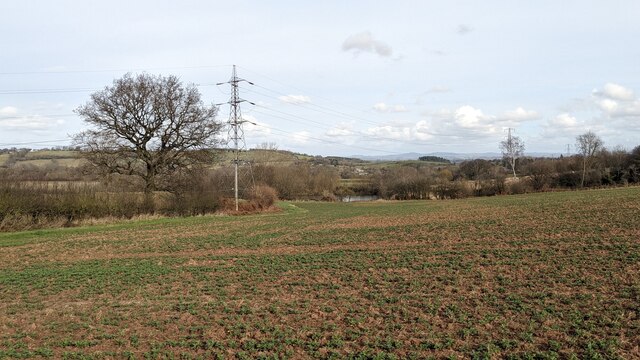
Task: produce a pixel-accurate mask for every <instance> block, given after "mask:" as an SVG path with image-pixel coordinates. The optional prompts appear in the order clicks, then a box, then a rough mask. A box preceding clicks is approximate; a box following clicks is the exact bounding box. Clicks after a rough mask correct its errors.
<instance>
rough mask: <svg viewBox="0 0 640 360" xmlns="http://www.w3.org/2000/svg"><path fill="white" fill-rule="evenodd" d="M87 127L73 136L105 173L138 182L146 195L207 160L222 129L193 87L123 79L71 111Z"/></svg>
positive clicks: (169, 80) (170, 80)
mask: <svg viewBox="0 0 640 360" xmlns="http://www.w3.org/2000/svg"><path fill="white" fill-rule="evenodd" d="M76 113H77V114H78V115H80V116H81V117H82V118H83V120H84V121H85V122H86V123H87V124H89V125H91V128H90V129H89V130H86V131H83V132H81V133H79V134H76V135H75V142H76V144H78V145H81V146H82V148H83V149H84V150H85V154H86V156H87V158H88V160H89V161H91V163H93V164H94V165H95V166H97V167H98V168H99V169H101V170H102V171H103V172H105V173H109V174H114V173H115V174H123V175H133V176H137V177H139V178H141V179H142V180H143V181H144V184H145V192H152V191H155V190H160V189H162V190H166V189H167V188H168V187H169V182H168V180H169V177H170V176H172V175H175V174H177V173H179V172H181V171H183V170H185V169H188V168H190V167H192V166H194V165H198V164H202V163H204V162H206V161H209V160H210V159H211V153H210V151H208V149H210V148H212V147H214V146H215V145H216V143H217V138H216V136H217V135H218V133H219V132H220V129H221V124H220V123H219V122H217V121H216V120H215V116H216V113H217V108H216V107H215V106H214V105H211V106H207V105H205V104H204V103H203V102H202V100H201V98H200V92H199V91H198V89H197V88H196V87H195V85H187V86H183V85H182V83H181V82H180V80H179V79H178V78H177V77H176V76H167V77H162V76H159V75H158V76H154V75H148V74H140V75H137V76H132V75H131V74H127V75H125V76H124V77H122V78H121V79H116V80H114V82H113V85H112V86H107V87H105V89H104V90H101V91H98V92H95V93H93V94H92V95H91V100H90V101H89V102H87V103H86V104H85V105H83V106H80V107H79V108H78V109H76Z"/></svg>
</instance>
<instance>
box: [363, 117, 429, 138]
mask: <svg viewBox="0 0 640 360" xmlns="http://www.w3.org/2000/svg"><path fill="white" fill-rule="evenodd" d="M365 135H366V136H368V137H371V138H373V140H378V141H384V140H394V141H396V140H401V141H414V140H418V141H422V140H428V139H431V138H433V135H432V134H431V132H430V125H429V124H428V123H427V122H426V121H424V120H420V121H418V122H407V121H405V122H393V123H391V124H388V125H382V126H375V127H371V128H369V129H367V130H366V131H365Z"/></svg>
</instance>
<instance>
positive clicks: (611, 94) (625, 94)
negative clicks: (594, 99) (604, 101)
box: [594, 83, 635, 101]
mask: <svg viewBox="0 0 640 360" xmlns="http://www.w3.org/2000/svg"><path fill="white" fill-rule="evenodd" d="M594 94H596V95H599V96H604V97H607V98H610V99H615V100H622V101H629V100H633V99H634V96H635V95H634V93H633V90H631V89H627V88H625V87H624V86H622V85H618V84H614V83H607V84H605V85H604V88H603V89H602V91H598V90H595V91H594Z"/></svg>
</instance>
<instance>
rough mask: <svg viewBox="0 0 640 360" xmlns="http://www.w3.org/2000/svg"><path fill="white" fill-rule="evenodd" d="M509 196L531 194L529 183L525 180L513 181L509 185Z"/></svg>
mask: <svg viewBox="0 0 640 360" xmlns="http://www.w3.org/2000/svg"><path fill="white" fill-rule="evenodd" d="M508 187H509V194H512V195H516V194H526V193H528V192H531V186H530V183H529V181H527V180H525V179H517V180H516V179H514V180H513V181H512V182H510V183H509V186H508Z"/></svg>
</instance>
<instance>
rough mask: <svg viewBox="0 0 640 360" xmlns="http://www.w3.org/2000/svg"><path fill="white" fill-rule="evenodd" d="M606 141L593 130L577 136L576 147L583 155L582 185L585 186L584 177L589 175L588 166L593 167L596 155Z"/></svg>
mask: <svg viewBox="0 0 640 360" xmlns="http://www.w3.org/2000/svg"><path fill="white" fill-rule="evenodd" d="M603 146H604V142H603V141H602V139H600V137H598V135H596V134H595V133H594V132H593V131H587V132H586V133H584V134H582V135H578V136H577V137H576V149H577V150H578V153H579V154H580V155H581V156H582V181H581V182H580V187H584V179H585V177H586V175H587V168H591V165H592V164H593V159H594V155H595V154H596V153H597V152H598V151H599V150H600V149H602V147H603Z"/></svg>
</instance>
